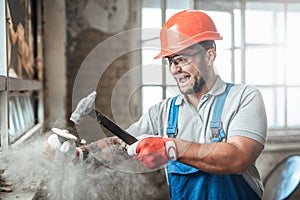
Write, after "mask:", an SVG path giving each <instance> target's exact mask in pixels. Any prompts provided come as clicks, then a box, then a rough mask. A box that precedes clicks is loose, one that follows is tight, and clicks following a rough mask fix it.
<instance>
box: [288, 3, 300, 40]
mask: <svg viewBox="0 0 300 200" xmlns="http://www.w3.org/2000/svg"><path fill="white" fill-rule="evenodd" d="M299 17H300V3H291V4H289V5H288V12H287V25H286V38H287V42H288V43H290V44H295V43H297V44H300V37H299V35H300V26H299Z"/></svg>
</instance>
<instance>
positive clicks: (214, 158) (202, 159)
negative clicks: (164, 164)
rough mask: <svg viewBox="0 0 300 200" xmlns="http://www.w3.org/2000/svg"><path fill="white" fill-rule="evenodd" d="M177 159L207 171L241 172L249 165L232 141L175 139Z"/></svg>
mask: <svg viewBox="0 0 300 200" xmlns="http://www.w3.org/2000/svg"><path fill="white" fill-rule="evenodd" d="M175 141H176V146H177V150H178V156H179V159H178V160H179V161H180V162H182V163H184V164H187V165H190V166H193V167H195V168H198V169H200V170H202V171H205V172H207V173H215V174H241V173H243V172H244V171H245V170H246V169H247V168H248V166H249V164H248V162H245V159H243V155H242V152H241V151H240V150H239V148H238V147H237V146H236V145H235V144H232V143H221V142H220V143H206V144H199V143H192V142H186V141H183V140H175Z"/></svg>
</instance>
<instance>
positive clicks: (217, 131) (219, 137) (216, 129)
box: [210, 83, 233, 142]
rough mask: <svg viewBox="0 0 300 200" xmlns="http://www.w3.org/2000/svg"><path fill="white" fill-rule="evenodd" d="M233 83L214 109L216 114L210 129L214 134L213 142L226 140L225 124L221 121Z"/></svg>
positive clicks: (228, 85) (217, 101)
mask: <svg viewBox="0 0 300 200" xmlns="http://www.w3.org/2000/svg"><path fill="white" fill-rule="evenodd" d="M232 86H233V84H232V83H227V84H226V90H225V92H224V93H223V94H221V95H219V96H217V98H216V104H215V108H214V113H213V116H212V120H211V122H210V129H211V132H212V137H211V138H210V141H211V142H221V141H223V140H224V139H225V138H226V133H225V131H224V129H223V123H222V121H221V116H222V111H223V107H224V104H225V101H226V98H227V95H228V93H229V91H230V89H231V88H232Z"/></svg>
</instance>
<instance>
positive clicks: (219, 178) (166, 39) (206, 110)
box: [99, 10, 267, 200]
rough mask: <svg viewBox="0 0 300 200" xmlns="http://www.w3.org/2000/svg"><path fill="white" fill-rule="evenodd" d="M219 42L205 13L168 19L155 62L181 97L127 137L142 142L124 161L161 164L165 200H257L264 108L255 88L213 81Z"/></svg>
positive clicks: (149, 116) (154, 110)
mask: <svg viewBox="0 0 300 200" xmlns="http://www.w3.org/2000/svg"><path fill="white" fill-rule="evenodd" d="M221 39H222V36H221V35H220V34H219V33H218V31H217V28H216V26H215V24H214V22H213V21H212V19H211V18H210V17H209V16H208V15H206V14H205V13H203V12H201V11H196V10H185V11H182V12H179V13H177V14H175V15H173V16H172V17H171V18H170V19H169V20H168V21H167V22H166V23H165V25H164V26H163V28H162V30H161V34H160V40H161V52H160V53H159V54H158V55H157V56H156V57H155V58H165V59H166V60H167V63H168V66H169V70H170V73H171V74H172V75H173V76H174V78H175V80H176V82H177V85H178V87H179V89H180V92H181V95H179V96H178V97H177V98H175V100H174V101H173V102H172V100H173V99H174V98H169V99H166V100H163V101H162V102H160V103H158V104H156V105H154V106H153V107H151V108H150V109H149V111H148V112H147V113H145V114H143V116H142V117H141V118H140V120H139V121H138V122H136V123H134V124H133V125H132V126H130V127H129V128H128V130H127V131H128V132H129V133H131V134H132V135H135V136H139V135H142V136H141V137H140V140H139V141H138V142H136V143H134V144H133V145H131V146H129V147H127V152H128V154H129V155H133V156H134V157H135V159H137V160H139V161H140V162H141V163H142V164H143V165H145V166H146V167H148V168H150V169H154V168H157V167H160V166H162V165H165V164H166V170H167V171H166V172H167V175H168V177H167V178H168V184H169V190H170V195H171V198H172V199H251V200H253V199H261V197H262V193H263V186H262V182H261V180H260V177H259V173H258V171H257V168H256V166H255V161H256V159H257V158H258V156H259V155H260V153H261V152H262V150H263V148H264V144H265V139H266V132H267V120H266V113H265V107H264V103H263V100H262V96H261V94H260V92H259V91H258V90H257V89H256V88H255V87H253V86H247V85H237V84H236V85H232V84H226V83H225V82H223V81H222V80H221V78H220V77H219V76H218V75H216V73H215V71H214V69H213V66H214V61H215V59H216V45H215V40H221ZM222 96H223V97H224V98H223V100H221V101H220V102H222V101H223V103H217V101H218V97H222ZM175 108H176V109H175ZM215 112H216V113H218V114H216V116H219V118H220V119H217V120H215V118H214V115H215V114H214V113H215ZM170 113H171V114H170ZM174 113H175V114H174ZM171 120H173V122H174V123H173V126H172V123H170V121H171ZM216 122H217V123H216ZM170 124H171V125H170ZM215 124H217V126H214V125H215ZM145 134H147V135H145ZM154 135H155V136H154ZM99 144H100V143H99Z"/></svg>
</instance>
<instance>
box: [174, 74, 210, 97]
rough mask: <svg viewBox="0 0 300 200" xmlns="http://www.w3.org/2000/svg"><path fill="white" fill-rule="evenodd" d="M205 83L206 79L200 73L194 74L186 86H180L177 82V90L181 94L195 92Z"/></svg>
mask: <svg viewBox="0 0 300 200" xmlns="http://www.w3.org/2000/svg"><path fill="white" fill-rule="evenodd" d="M205 85H206V81H205V80H204V78H203V77H202V76H200V75H197V76H194V77H193V81H192V84H190V85H186V86H180V85H179V84H178V87H179V90H180V92H181V93H182V94H195V93H197V92H199V91H201V90H202V88H203V87H204V86H205Z"/></svg>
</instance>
